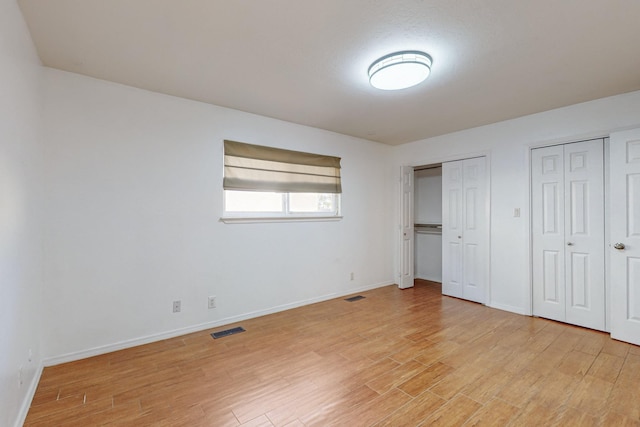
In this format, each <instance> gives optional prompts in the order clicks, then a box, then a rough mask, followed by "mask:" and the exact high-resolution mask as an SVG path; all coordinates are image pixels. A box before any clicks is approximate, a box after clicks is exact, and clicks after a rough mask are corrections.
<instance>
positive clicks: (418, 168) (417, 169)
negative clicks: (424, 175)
mask: <svg viewBox="0 0 640 427" xmlns="http://www.w3.org/2000/svg"><path fill="white" fill-rule="evenodd" d="M428 169H442V165H436V166H433V165H432V166H418V167H415V168H413V171H414V172H417V171H426V170H428Z"/></svg>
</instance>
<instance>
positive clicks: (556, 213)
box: [531, 146, 565, 321]
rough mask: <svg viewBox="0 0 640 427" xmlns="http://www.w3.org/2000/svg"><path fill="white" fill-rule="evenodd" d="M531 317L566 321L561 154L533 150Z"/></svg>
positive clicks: (552, 149)
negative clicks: (532, 315)
mask: <svg viewBox="0 0 640 427" xmlns="http://www.w3.org/2000/svg"><path fill="white" fill-rule="evenodd" d="M531 156H532V158H531V173H532V188H531V193H532V250H533V260H532V262H533V314H534V316H541V317H546V318H548V319H554V320H559V321H564V320H565V285H564V283H565V268H564V261H565V260H564V255H565V246H564V233H565V231H564V150H563V148H562V146H554V147H545V148H538V149H535V150H532V153H531Z"/></svg>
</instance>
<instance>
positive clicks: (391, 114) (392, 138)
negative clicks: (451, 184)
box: [18, 0, 640, 145]
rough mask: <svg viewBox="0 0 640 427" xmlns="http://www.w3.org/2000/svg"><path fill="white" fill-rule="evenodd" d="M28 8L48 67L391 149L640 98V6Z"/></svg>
mask: <svg viewBox="0 0 640 427" xmlns="http://www.w3.org/2000/svg"><path fill="white" fill-rule="evenodd" d="M18 2H19V4H20V7H21V8H22V11H23V14H24V16H25V19H26V21H27V24H28V26H29V28H30V31H31V34H32V36H33V39H34V42H35V44H36V47H37V49H38V52H39V55H40V58H41V59H42V62H43V63H44V65H46V66H49V67H53V68H59V69H62V70H67V71H71V72H74V73H80V74H84V75H88V76H92V77H96V78H100V79H105V80H110V81H113V82H118V83H123V84H126V85H130V86H135V87H138V88H143V89H148V90H152V91H156V92H161V93H166V94H170V95H175V96H180V97H183V98H189V99H194V100H198V101H203V102H208V103H211V104H216V105H221V106H225V107H230V108H234V109H238V110H242V111H247V112H251V113H256V114H260V115H264V116H268V117H274V118H278V119H282V120H287V121H290V122H294V123H300V124H304V125H309V126H314V127H318V128H322V129H328V130H332V131H335V132H339V133H343V134H347V135H353V136H358V137H361V138H366V139H370V140H373V141H379V142H383V143H387V144H393V145H395V144H402V143H405V142H410V141H415V140H419V139H423V138H427V137H431V136H435V135H440V134H445V133H449V132H453V131H456V130H461V129H466V128H470V127H474V126H478V125H483V124H488V123H493V122H497V121H501V120H505V119H509V118H514V117H519V116H523V115H527V114H531V113H536V112H540V111H545V110H549V109H552V108H557V107H562V106H566V105H570V104H575V103H578V102H583V101H588V100H592V99H596V98H602V97H606V96H610V95H615V94H620V93H624V92H630V91H634V90H639V89H640V24H639V22H640V2H638V1H637V0H560V1H559V0H520V1H518V0H469V1H455V0H319V1H309V0H226V1H225V0H47V1H42V0H18ZM397 50H423V51H426V52H428V53H429V54H431V56H432V57H433V59H434V64H433V68H432V73H431V76H430V77H429V79H428V80H427V81H426V82H424V83H422V84H421V85H418V86H416V87H413V88H410V89H405V90H402V91H397V92H386V91H380V90H377V89H374V88H372V87H371V86H370V85H369V83H368V80H367V74H366V73H367V68H368V67H369V65H370V64H371V63H372V62H373V61H374V60H375V59H377V58H378V57H380V56H383V55H385V54H388V53H391V52H394V51H397Z"/></svg>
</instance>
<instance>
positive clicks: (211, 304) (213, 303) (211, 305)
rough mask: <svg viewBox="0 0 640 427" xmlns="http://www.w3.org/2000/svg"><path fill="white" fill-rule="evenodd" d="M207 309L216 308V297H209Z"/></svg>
mask: <svg viewBox="0 0 640 427" xmlns="http://www.w3.org/2000/svg"><path fill="white" fill-rule="evenodd" d="M209 308H210V309H211V308H216V296H215V295H212V296H210V297H209Z"/></svg>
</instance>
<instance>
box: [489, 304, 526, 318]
mask: <svg viewBox="0 0 640 427" xmlns="http://www.w3.org/2000/svg"><path fill="white" fill-rule="evenodd" d="M488 307H491V308H497V309H498V310H502V311H509V312H511V313H516V314H521V315H523V316H528V315H529V314H528V313H527V312H526V310H525V309H524V308H522V307H515V306H512V305H507V304H499V303H496V302H491V304H489V305H488Z"/></svg>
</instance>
